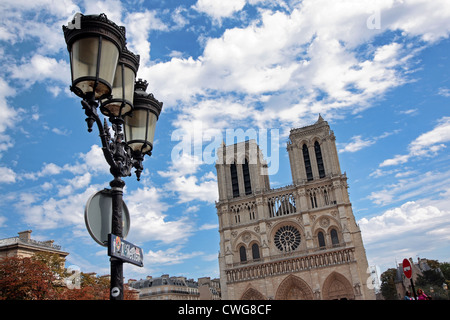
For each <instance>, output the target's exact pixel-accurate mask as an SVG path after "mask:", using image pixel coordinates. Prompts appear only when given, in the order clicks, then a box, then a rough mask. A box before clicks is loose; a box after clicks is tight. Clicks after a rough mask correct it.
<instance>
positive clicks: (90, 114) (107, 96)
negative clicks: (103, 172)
mask: <svg viewBox="0 0 450 320" xmlns="http://www.w3.org/2000/svg"><path fill="white" fill-rule="evenodd" d="M74 19H80V20H79V21H76V23H75V24H74V23H69V25H68V26H63V32H64V38H65V41H66V44H67V50H68V51H69V53H70V66H71V76H72V85H71V87H70V89H71V91H72V92H73V93H75V94H76V95H77V96H79V97H80V98H81V99H82V101H81V105H82V106H83V109H84V111H85V114H86V116H87V118H86V123H87V127H88V131H89V132H92V127H93V125H94V123H96V124H97V127H98V130H99V133H100V134H99V135H100V140H101V143H102V151H103V154H104V156H105V159H106V161H107V163H108V164H109V166H110V172H111V174H112V175H113V176H114V179H113V180H112V181H111V182H110V186H111V194H112V223H111V231H112V233H113V234H114V235H116V236H118V237H123V232H122V197H123V187H124V186H125V182H124V181H123V180H122V177H126V176H130V175H131V170H132V168H133V167H134V168H135V172H136V177H137V180H140V176H141V172H142V170H143V164H142V162H143V161H144V156H145V155H146V154H147V155H149V156H151V152H152V149H153V138H154V133H155V126H156V122H157V120H158V117H159V115H160V113H161V109H162V106H163V103H162V102H159V101H158V100H156V99H155V97H154V96H153V94H147V93H146V92H145V90H146V89H147V85H148V84H147V82H146V81H143V80H141V79H139V80H137V81H135V79H136V74H137V70H138V68H139V56H138V55H135V54H133V53H132V52H131V51H129V50H128V49H127V47H126V45H125V44H126V38H125V27H123V26H117V25H116V24H115V23H114V22H112V21H111V20H108V18H107V17H106V15H105V14H100V15H82V14H76V15H75V17H74ZM74 25H75V26H76V27H74ZM98 108H99V109H100V111H101V113H102V114H103V115H104V116H105V118H104V119H103V120H104V121H103V122H102V121H101V119H100V116H99V114H98V112H97V109H98ZM106 117H108V118H109V121H110V123H111V125H112V129H113V131H114V137H112V136H111V134H110V130H109V125H108V122H107V120H106ZM123 127H125V130H123ZM124 131H125V132H124ZM113 289H114V290H113ZM110 299H111V300H122V299H123V262H122V260H120V259H117V258H115V257H111V294H110Z"/></svg>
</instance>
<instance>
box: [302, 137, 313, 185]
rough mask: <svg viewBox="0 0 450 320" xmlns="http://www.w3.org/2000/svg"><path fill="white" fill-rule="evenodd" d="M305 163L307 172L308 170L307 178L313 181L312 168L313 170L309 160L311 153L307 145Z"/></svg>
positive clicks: (304, 152)
mask: <svg viewBox="0 0 450 320" xmlns="http://www.w3.org/2000/svg"><path fill="white" fill-rule="evenodd" d="M302 151H303V161H304V162H305V170H306V178H307V179H308V181H311V180H312V179H313V174H312V168H311V160H310V159H309V151H308V146H307V145H306V144H304V145H303V148H302Z"/></svg>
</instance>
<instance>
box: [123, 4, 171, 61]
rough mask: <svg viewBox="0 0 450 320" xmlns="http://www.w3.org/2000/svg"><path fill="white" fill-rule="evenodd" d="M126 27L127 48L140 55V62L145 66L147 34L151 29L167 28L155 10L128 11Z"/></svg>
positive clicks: (147, 46) (148, 46) (147, 54)
mask: <svg viewBox="0 0 450 320" xmlns="http://www.w3.org/2000/svg"><path fill="white" fill-rule="evenodd" d="M125 26H126V28H127V40H128V49H130V50H131V51H133V52H134V53H135V54H139V56H140V64H141V65H142V66H147V65H148V64H149V62H150V42H149V41H148V36H149V33H150V31H151V30H168V27H167V25H166V24H164V23H163V22H162V21H161V19H159V18H158V14H157V12H156V11H149V10H145V11H144V12H133V13H129V14H128V15H127V16H126V19H125Z"/></svg>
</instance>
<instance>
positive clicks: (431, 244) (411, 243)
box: [358, 201, 450, 265]
mask: <svg viewBox="0 0 450 320" xmlns="http://www.w3.org/2000/svg"><path fill="white" fill-rule="evenodd" d="M358 225H359V227H360V229H361V234H362V237H363V240H364V245H365V248H366V251H367V254H368V259H369V260H370V262H369V263H370V264H378V265H380V264H385V265H391V264H392V262H393V261H394V259H395V258H396V259H398V260H401V259H403V258H405V257H414V256H416V255H418V254H421V255H423V254H426V252H430V251H432V250H434V249H435V248H437V247H439V246H441V245H442V244H443V243H445V242H448V241H450V237H449V234H450V211H448V210H443V209H439V208H437V207H436V206H433V205H426V202H424V201H409V202H406V203H404V204H402V205H401V206H400V207H396V208H393V209H389V210H386V211H385V212H384V213H382V214H381V215H378V216H374V217H371V218H362V219H360V220H359V221H358ZM442 258H446V257H442ZM439 259H441V258H439Z"/></svg>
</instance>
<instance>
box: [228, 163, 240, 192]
mask: <svg viewBox="0 0 450 320" xmlns="http://www.w3.org/2000/svg"><path fill="white" fill-rule="evenodd" d="M230 172H231V187H232V189H233V198H236V197H239V181H238V175H237V168H236V164H235V163H232V164H231V166H230Z"/></svg>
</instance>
